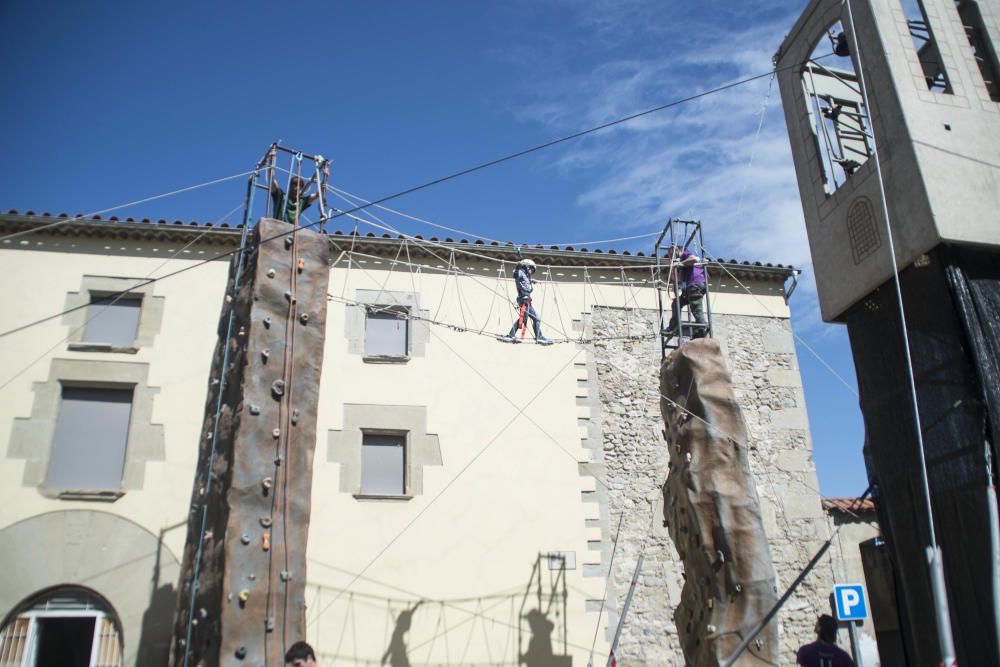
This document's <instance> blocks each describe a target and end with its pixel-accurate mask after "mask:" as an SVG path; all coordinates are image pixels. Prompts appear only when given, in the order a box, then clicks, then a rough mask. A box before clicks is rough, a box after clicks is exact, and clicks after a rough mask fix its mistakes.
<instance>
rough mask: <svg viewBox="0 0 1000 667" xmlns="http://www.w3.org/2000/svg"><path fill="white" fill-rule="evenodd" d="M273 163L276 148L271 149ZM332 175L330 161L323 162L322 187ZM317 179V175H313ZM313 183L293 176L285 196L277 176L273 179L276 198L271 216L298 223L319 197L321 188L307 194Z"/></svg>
mask: <svg viewBox="0 0 1000 667" xmlns="http://www.w3.org/2000/svg"><path fill="white" fill-rule="evenodd" d="M271 153H272V154H271V156H270V157H271V158H272V160H271V163H272V164H273V163H274V160H273V158H274V154H275V153H276V151H275V149H274V148H272V149H271ZM329 177H330V163H329V162H324V163H323V181H322V183H321V184H320V185H319V188H322V187H323V186H325V185H326V182H327V179H329ZM313 178H314V179H315V176H313ZM312 184H313V181H312V180H310V181H308V182H307V181H306V180H305V179H303V178H301V177H299V176H292V180H291V181H290V182H289V184H288V196H287V197H286V196H285V191H284V190H282V189H281V188H280V187H279V186H278V183H277V179H276V178H272V179H271V197H272V198H273V199H274V206H273V211H272V215H271V217H273V218H275V219H277V220H283V221H284V222H287V223H289V224H292V225H294V224H296V223H297V222H298V221H299V220H301V218H302V213H303V212H305V210H306V209H307V208H309V207H310V206H312V205H313V203H314V202H315V201H316V200H317V199H319V194H320V193H319V188H317V190H316V192H314V193H312V194H311V195H306V192H307V191H308V190H309V187H310V186H311V185H312Z"/></svg>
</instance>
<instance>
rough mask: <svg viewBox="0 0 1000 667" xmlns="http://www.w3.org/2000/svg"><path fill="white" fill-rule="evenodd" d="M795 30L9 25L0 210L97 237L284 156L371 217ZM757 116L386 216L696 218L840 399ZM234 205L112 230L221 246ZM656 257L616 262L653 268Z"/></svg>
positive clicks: (188, 7)
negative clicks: (778, 286) (202, 226)
mask: <svg viewBox="0 0 1000 667" xmlns="http://www.w3.org/2000/svg"><path fill="white" fill-rule="evenodd" d="M804 6H805V2H804V0H796V1H791V0H769V1H766V2H764V1H757V0H745V1H743V2H732V1H730V2H721V1H718V0H700V1H698V2H694V1H688V0H678V1H676V2H671V3H664V2H654V1H650V2H644V1H638V0H636V1H633V0H590V1H588V2H571V1H569V0H566V1H560V0H510V1H507V2H492V3H487V2H457V1H455V2H420V3H417V2H383V3H374V2H365V3H361V2H358V3H296V4H294V5H288V7H294V13H292V12H290V11H289V10H287V9H286V6H285V5H282V4H278V3H262V2H241V3H228V2H219V3H195V2H176V3H157V4H153V3H130V2H124V1H123V2H101V1H95V2H88V3H48V2H26V1H23V0H7V1H6V2H4V3H2V4H0V29H2V31H3V35H4V40H3V41H2V42H0V56H2V59H3V62H4V63H5V65H4V67H2V68H0V87H2V88H0V89H2V90H3V92H4V99H5V103H4V105H3V107H2V110H0V116H2V120H3V122H2V124H0V128H2V129H0V136H2V139H3V146H4V148H5V150H4V156H5V159H4V160H3V162H2V164H0V208H2V209H4V210H6V209H10V208H15V209H18V210H22V211H23V210H28V209H31V210H35V211H39V212H41V211H50V212H52V213H59V212H62V211H65V212H68V213H89V212H92V211H97V210H101V209H105V208H108V207H111V206H115V205H118V204H122V203H126V202H129V201H134V200H138V199H141V198H144V197H148V196H151V195H157V194H160V193H164V192H168V191H172V190H175V189H178V188H182V187H184V186H189V185H195V184H199V183H203V182H205V181H209V180H212V179H216V178H220V177H225V176H230V175H233V174H237V173H240V172H243V171H246V170H247V169H250V168H252V166H253V165H254V164H255V163H256V161H257V159H259V157H260V156H261V154H262V153H263V151H264V150H265V149H266V147H267V145H268V144H269V143H270V142H272V141H275V140H278V139H280V140H282V142H283V143H284V144H285V145H289V146H293V147H296V148H299V149H301V150H305V151H312V152H317V153H321V154H323V155H325V156H327V157H330V158H333V159H334V164H333V172H332V176H331V183H332V184H333V185H335V186H337V187H339V188H342V189H343V190H346V191H348V192H352V193H355V194H358V195H360V196H363V197H366V198H368V199H375V198H379V197H382V196H385V195H388V194H392V193H394V192H397V191H400V190H404V189H406V188H409V187H412V186H414V185H418V184H420V183H423V182H425V181H428V180H431V179H433V178H436V177H439V176H443V175H446V174H448V173H450V172H453V171H457V170H459V169H462V168H465V167H469V166H472V165H474V164H477V163H479V162H482V161H485V160H489V159H493V158H496V157H499V156H501V155H505V154H507V153H511V152H514V151H516V150H520V149H523V148H527V147H530V146H532V145H535V144H538V143H543V142H545V141H548V140H550V139H553V138H556V137H559V136H562V135H565V134H569V133H572V132H575V131H579V130H581V129H585V128H587V127H591V126H593V125H597V124H600V123H604V122H607V121H610V120H614V119H615V118H618V117H621V116H626V115H629V114H631V113H635V112H637V111H641V110H644V109H646V108H650V107H654V106H658V105H661V104H665V103H668V102H671V101H673V100H676V99H680V98H684V97H688V96H690V95H693V94H696V93H699V92H702V91H704V90H707V89H710V88H714V87H716V86H718V85H721V84H725V83H729V82H731V81H734V80H737V79H741V78H745V77H748V76H753V75H757V74H761V73H765V72H767V71H768V70H769V69H770V67H771V56H772V55H773V53H774V52H775V50H776V49H777V47H778V45H779V44H780V42H781V40H782V38H783V36H784V34H785V33H786V32H787V31H788V30H789V29H790V28H791V26H792V24H793V23H794V21H795V19H796V18H797V17H798V15H799V13H800V12H801V10H802V8H803V7H804ZM768 90H769V80H768V79H767V78H763V79H760V80H757V81H755V82H754V83H752V84H748V85H746V86H741V87H738V88H734V89H731V90H729V91H727V92H725V93H720V94H718V95H712V96H708V97H705V98H701V99H699V100H697V101H695V102H692V103H689V104H683V105H679V106H677V107H675V108H672V109H669V110H667V111H664V112H660V113H657V114H653V115H650V116H645V117H643V118H641V119H637V120H636V121H633V122H630V123H628V124H624V125H620V126H617V127H615V128H612V129H609V130H606V131H604V132H601V133H599V134H596V135H591V136H588V137H585V138H582V139H579V140H575V141H573V142H568V143H566V144H563V145H560V146H558V147H555V148H553V149H550V150H546V151H542V152H539V153H535V154H532V155H530V156H527V157H525V158H521V159H518V160H515V161H511V162H508V163H505V164H502V165H499V166H497V167H494V168H491V169H488V170H484V171H481V172H478V173H475V174H472V175H469V176H465V177H463V178H460V179H456V180H454V181H451V182H448V183H445V184H442V185H440V186H435V187H433V188H430V189H427V190H425V191H422V192H419V193H415V194H413V195H409V196H407V197H405V198H401V199H398V200H395V201H394V202H392V203H391V204H390V205H391V206H392V207H394V208H396V209H399V210H401V211H405V212H407V213H409V214H412V215H415V216H419V217H421V218H425V219H428V220H432V221H434V222H437V223H439V224H442V225H447V226H449V227H455V228H460V229H463V230H468V231H470V232H473V233H475V234H477V235H480V236H483V237H489V238H498V239H504V240H512V241H515V242H527V243H538V242H541V243H547V244H548V243H579V242H581V241H588V240H595V239H607V238H616V237H622V236H627V235H632V234H643V233H647V232H653V231H657V230H658V229H660V228H662V225H663V222H664V220H665V219H666V218H668V217H671V216H685V217H687V216H691V217H697V218H700V219H701V220H702V221H703V223H704V226H705V234H706V239H705V244H706V248H707V250H708V252H709V254H711V255H714V256H717V257H725V258H730V257H736V258H739V259H759V260H765V261H772V262H780V263H784V264H794V265H795V266H798V267H801V268H803V269H804V275H803V282H802V284H801V286H800V288H799V290H798V291H797V292H796V293H795V295H794V297H793V299H792V307H793V313H794V317H793V325H794V328H795V331H796V332H797V334H798V335H799V336H800V337H801V338H802V340H804V341H805V343H806V344H808V345H809V346H810V347H811V348H813V349H814V350H815V351H816V352H817V353H818V354H819V355H820V356H821V357H822V358H823V360H824V361H825V362H826V363H827V364H829V365H830V366H832V367H833V369H834V370H835V371H836V373H838V374H839V375H840V376H841V377H843V378H844V379H846V381H847V383H848V384H850V385H852V386H853V385H854V370H853V364H852V362H851V357H850V350H849V347H848V344H847V336H846V331H845V330H844V328H842V327H839V326H830V325H825V324H823V323H822V322H821V321H820V318H819V312H818V307H817V304H816V296H815V286H814V284H813V282H812V276H811V270H810V261H809V252H808V247H807V244H806V237H805V229H804V224H803V222H802V212H801V209H800V206H799V199H798V192H797V189H796V185H795V176H794V170H793V168H792V162H791V154H790V151H789V147H788V139H787V135H786V132H785V127H784V119H783V116H782V111H781V104H780V96H779V94H778V91H777V86H776V84H775V85H774V87H773V89H772V90H771V92H770V95H768ZM762 114H763V116H762ZM761 121H763V122H761ZM758 127H760V133H759V136H758V134H757V130H758ZM244 184H245V181H244V180H243V179H236V180H233V181H229V182H226V183H223V184H219V185H216V186H211V187H207V188H203V189H199V190H196V191H193V192H190V193H186V194H182V195H177V196H173V197H170V198H167V199H162V200H157V201H153V202H149V203H147V204H143V205H139V206H134V207H130V208H128V209H126V210H123V211H120V212H117V214H118V215H121V216H122V217H124V216H126V215H133V216H137V217H144V216H148V217H152V218H160V217H163V218H169V219H176V218H180V219H185V220H199V221H204V220H217V219H219V218H220V217H221V216H223V215H224V214H225V213H227V212H229V211H231V210H232V209H233V208H234V207H237V206H238V205H239V204H240V203H241V202H242V198H243V193H244V187H245V185H244ZM391 222H392V224H394V225H396V226H397V227H399V228H400V229H402V230H403V231H405V232H408V233H419V234H423V235H425V236H426V235H430V234H438V233H439V232H438V231H436V230H432V229H430V228H428V227H427V226H425V225H421V224H419V223H416V222H414V221H408V220H405V219H402V218H393V219H392V220H391ZM651 242H652V241H651V240H650V239H644V240H641V241H635V242H622V243H616V244H614V245H615V247H617V248H618V249H627V250H632V251H636V250H644V251H647V252H648V251H649V249H650V245H651ZM798 356H799V363H800V366H801V369H802V375H803V379H804V382H805V387H806V399H807V403H808V407H809V417H810V424H811V427H812V436H813V440H814V446H815V460H816V464H817V467H818V470H819V476H820V485H821V490H822V492H823V493H824V495H828V496H853V495H857V494H859V493H860V492H861V491H863V490H864V488H865V486H866V480H865V473H864V466H863V462H862V458H861V447H862V443H863V438H864V431H863V426H862V424H861V414H860V410H859V409H858V407H857V398H856V396H855V395H854V394H853V393H852V392H851V390H849V389H848V388H846V387H845V386H844V385H843V384H842V383H841V381H840V380H839V379H838V378H836V377H835V376H834V375H833V374H832V373H831V372H830V371H828V370H827V369H826V368H825V367H824V366H823V365H822V364H821V363H820V362H819V361H817V360H816V359H815V358H814V357H813V355H812V354H811V353H810V352H808V351H807V350H806V349H804V348H803V347H802V345H801V344H800V346H799V355H798Z"/></svg>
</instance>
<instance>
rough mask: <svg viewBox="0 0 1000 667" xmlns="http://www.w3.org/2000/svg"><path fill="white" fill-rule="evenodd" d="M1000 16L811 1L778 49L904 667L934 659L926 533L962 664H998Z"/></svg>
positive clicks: (985, 7) (993, 4) (948, 3)
mask: <svg viewBox="0 0 1000 667" xmlns="http://www.w3.org/2000/svg"><path fill="white" fill-rule="evenodd" d="M998 19H1000V1H998V0H983V1H981V2H971V1H967V0H960V1H958V2H956V1H954V0H850V2H849V4H848V3H847V2H844V1H843V0H814V1H813V2H811V3H810V4H809V5H808V7H807V8H806V9H805V11H804V12H803V14H802V16H801V17H800V18H799V20H798V21H797V22H796V24H795V26H794V28H793V29H792V30H791V32H790V33H789V35H788V37H787V38H786V39H785V41H784V43H783V44H782V45H781V48H780V50H779V51H778V54H777V56H776V65H777V67H778V70H779V84H780V87H781V93H782V100H783V102H784V108H785V116H786V121H787V125H788V131H789V137H790V139H791V144H792V152H793V156H794V160H795V169H796V175H797V177H798V182H799V191H800V194H801V199H802V207H803V211H804V213H805V219H806V226H807V231H808V235H809V243H810V247H811V250H812V257H813V266H814V269H815V274H816V282H817V287H818V292H819V299H820V305H821V308H822V313H823V317H824V319H825V320H827V321H831V322H834V321H835V322H842V323H845V324H846V325H847V326H848V332H849V334H850V338H851V345H852V350H853V354H854V358H855V365H856V369H857V373H858V381H859V389H860V395H861V407H862V411H863V413H864V418H865V426H866V441H867V442H866V461H867V465H868V473H869V478H870V480H871V481H872V483H873V484H874V489H875V494H876V501H877V504H878V507H879V516H880V522H881V526H882V530H883V533H884V535H885V537H886V542H887V549H888V552H889V556H890V560H891V561H892V563H893V564H894V566H895V581H894V582H890V584H892V585H893V587H894V588H895V596H896V598H897V600H898V605H897V610H898V615H899V619H898V621H899V627H900V628H901V630H900V632H896V633H893V632H890V631H889V630H888V629H887V626H888V625H892V622H893V621H894V620H893V621H889V622H885V621H883V623H882V625H883V628H876V630H877V631H879V643H880V651H881V653H882V655H883V657H885V656H886V655H887V654H891V655H899V656H900V659H904V660H908V661H909V662H910V664H932V663H936V662H937V661H938V660H939V659H940V657H941V656H940V654H939V651H940V649H939V646H938V643H937V640H936V639H935V638H936V637H937V636H938V633H937V629H938V628H937V625H938V624H936V623H935V622H934V605H933V599H932V595H931V592H930V578H929V575H928V568H927V565H926V556H925V553H924V549H925V548H926V547H927V546H928V545H930V544H932V543H934V542H935V541H936V542H938V543H939V544H940V545H941V548H942V551H943V554H944V556H943V557H944V565H945V574H946V581H947V587H948V599H949V602H950V612H951V619H952V626H953V628H954V632H955V648H956V651H957V654H958V658H959V662H960V663H963V664H1000V655H998V648H997V622H998V618H997V616H998V614H997V612H996V609H998V608H1000V605H998V600H1000V590H998V586H997V584H996V583H995V582H997V581H998V573H997V571H996V569H997V568H996V566H995V565H993V563H994V559H993V558H992V557H991V537H992V539H995V536H996V531H997V519H996V500H995V496H994V495H993V492H992V490H991V484H992V461H993V460H996V443H997V438H998V436H1000V418H998V412H1000V395H998V382H997V372H998V359H1000V324H998V320H1000V318H998V313H1000V309H998V303H1000V83H998V82H1000V76H998V72H1000V66H998V62H997V52H998V51H1000V48H998V46H1000V42H998V39H1000V22H998ZM862 84H863V85H864V90H866V92H867V104H866V100H865V96H864V94H863V92H864V90H863V87H862ZM876 148H877V151H876V150H875V149H876ZM876 153H877V155H878V156H879V166H880V167H881V174H880V173H879V170H878V169H876V161H875V160H874V159H872V158H873V156H874V155H876ZM890 232H891V235H890ZM893 246H894V249H895V263H894V262H893V257H892V252H891V248H892V247H893ZM897 272H898V276H899V292H900V293H901V298H900V297H899V295H898V294H897V289H896V282H895V278H894V276H895V274H897ZM903 312H905V326H904V320H903V319H902V317H901V313H903ZM904 334H908V342H909V355H907V353H906V351H907V347H906V345H907V336H906V335H904ZM911 364H912V369H913V377H914V382H913V385H914V386H915V392H914V393H915V394H916V401H915V402H914V400H913V397H912V395H911V382H910V374H909V371H908V366H910V365H911ZM914 403H916V405H917V406H918V408H917V409H916V413H917V416H919V421H918V420H917V419H915V418H914V417H915V414H914V413H915V410H914ZM918 423H919V425H920V429H921V430H920V432H919V433H920V435H922V439H923V447H922V451H923V457H925V458H926V471H927V472H926V477H927V484H926V485H925V484H924V482H923V479H924V472H923V471H924V467H925V465H924V463H923V462H922V461H921V458H922V454H921V443H920V438H919V437H918V430H917V427H916V425H917V424H918ZM928 505H930V506H931V507H932V512H931V515H932V517H933V522H932V520H931V517H929V516H928V513H927V511H926V507H927V506H928ZM869 588H870V589H871V587H869ZM883 630H884V631H883ZM890 644H892V646H890Z"/></svg>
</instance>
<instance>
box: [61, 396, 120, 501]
mask: <svg viewBox="0 0 1000 667" xmlns="http://www.w3.org/2000/svg"><path fill="white" fill-rule="evenodd" d="M131 416H132V390H131V389H103V388H96V387H66V386H64V387H63V389H62V401H61V402H60V404H59V418H58V420H57V422H56V434H55V441H54V442H53V444H52V456H51V460H50V461H49V470H48V476H47V478H46V482H45V485H46V486H47V487H48V488H50V489H56V490H67V491H82V490H87V491H119V490H120V489H121V485H122V472H123V470H124V467H125V451H126V447H127V445H128V428H129V421H130V418H131Z"/></svg>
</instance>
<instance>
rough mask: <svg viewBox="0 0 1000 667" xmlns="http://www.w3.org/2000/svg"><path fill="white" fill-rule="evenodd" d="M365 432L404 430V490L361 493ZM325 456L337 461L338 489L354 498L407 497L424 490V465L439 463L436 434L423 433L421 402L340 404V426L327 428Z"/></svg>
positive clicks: (423, 417)
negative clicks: (384, 492)
mask: <svg viewBox="0 0 1000 667" xmlns="http://www.w3.org/2000/svg"><path fill="white" fill-rule="evenodd" d="M365 433H387V434H392V435H399V434H403V433H405V434H406V449H405V451H404V453H403V460H404V465H405V466H406V470H405V471H404V484H405V493H404V494H403V495H401V496H395V495H381V494H365V493H361V444H362V441H363V438H364V434H365ZM328 434H329V435H328V436H327V453H326V460H327V461H330V462H332V463H339V464H340V487H339V490H340V492H341V493H350V494H352V495H353V496H354V497H355V498H356V499H358V500H409V499H410V498H412V497H413V496H418V495H421V494H423V492H424V466H432V465H433V466H439V465H442V460H441V444H440V441H439V440H438V436H437V435H436V434H433V433H427V408H426V407H425V406H423V405H371V404H358V403H345V404H344V428H343V430H339V431H338V430H331V431H328Z"/></svg>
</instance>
